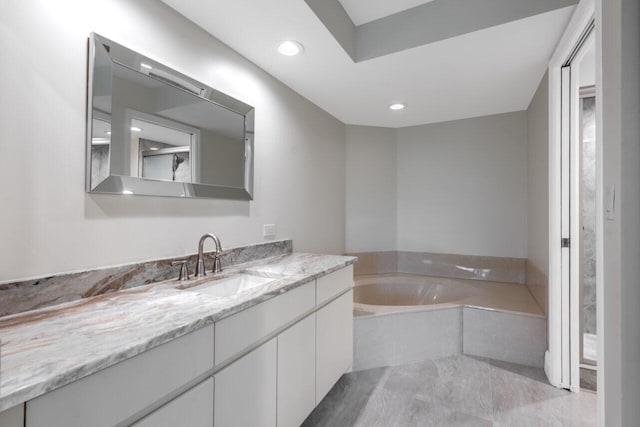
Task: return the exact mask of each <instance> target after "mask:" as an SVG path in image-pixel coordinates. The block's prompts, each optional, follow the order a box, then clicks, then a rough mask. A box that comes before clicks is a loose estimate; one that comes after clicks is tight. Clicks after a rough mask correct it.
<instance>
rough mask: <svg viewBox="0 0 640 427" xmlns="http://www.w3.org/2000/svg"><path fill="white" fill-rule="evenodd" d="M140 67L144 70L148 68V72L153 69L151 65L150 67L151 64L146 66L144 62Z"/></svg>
mask: <svg viewBox="0 0 640 427" xmlns="http://www.w3.org/2000/svg"><path fill="white" fill-rule="evenodd" d="M140 66H141V67H142V68H146V69H147V70H151V69H153V67H152V66H151V65H149V64H145V63H144V62H141V63H140Z"/></svg>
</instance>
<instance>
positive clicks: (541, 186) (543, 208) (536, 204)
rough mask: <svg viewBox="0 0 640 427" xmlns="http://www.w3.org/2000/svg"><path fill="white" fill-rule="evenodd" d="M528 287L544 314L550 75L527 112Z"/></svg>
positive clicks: (547, 261) (546, 309)
mask: <svg viewBox="0 0 640 427" xmlns="http://www.w3.org/2000/svg"><path fill="white" fill-rule="evenodd" d="M527 139H528V142H527V193H528V194H527V196H528V198H527V214H528V215H527V235H528V241H527V251H528V260H527V286H528V287H529V291H530V292H531V294H532V295H533V297H534V298H535V299H536V301H537V302H538V304H539V305H540V307H541V308H542V310H543V311H544V313H545V315H546V314H547V312H548V307H547V295H548V286H549V76H548V73H547V74H545V75H544V77H543V78H542V81H541V82H540V85H539V86H538V89H537V90H536V93H535V95H534V96H533V99H532V100H531V103H530V104H529V108H528V109H527Z"/></svg>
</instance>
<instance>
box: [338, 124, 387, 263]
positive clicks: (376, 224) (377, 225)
mask: <svg viewBox="0 0 640 427" xmlns="http://www.w3.org/2000/svg"><path fill="white" fill-rule="evenodd" d="M346 151H347V155H346V164H347V170H346V194H347V200H346V248H347V252H349V253H355V252H370V251H393V250H395V249H396V240H397V235H396V179H397V178H396V175H397V173H396V138H395V131H394V130H393V129H389V128H380V127H370V126H347V150H346Z"/></svg>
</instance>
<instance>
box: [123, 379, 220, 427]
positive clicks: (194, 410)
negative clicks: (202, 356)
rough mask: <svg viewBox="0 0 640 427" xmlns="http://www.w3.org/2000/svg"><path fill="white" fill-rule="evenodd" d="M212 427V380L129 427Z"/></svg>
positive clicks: (207, 380)
mask: <svg viewBox="0 0 640 427" xmlns="http://www.w3.org/2000/svg"><path fill="white" fill-rule="evenodd" d="M176 426H189V427H211V426H213V378H212V377H210V378H208V379H206V380H205V381H203V382H201V383H200V384H198V385H197V386H195V387H193V388H192V389H190V390H188V391H186V392H185V393H183V394H181V395H180V396H178V397H176V398H175V399H173V400H172V401H171V402H169V403H167V404H166V405H164V406H162V407H160V408H158V409H157V410H155V411H153V412H152V413H150V414H149V415H147V416H146V417H144V418H143V419H141V420H140V421H138V422H136V423H133V424H131V427H176Z"/></svg>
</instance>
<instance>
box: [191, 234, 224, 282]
mask: <svg viewBox="0 0 640 427" xmlns="http://www.w3.org/2000/svg"><path fill="white" fill-rule="evenodd" d="M208 237H210V238H211V239H213V242H214V243H215V245H216V251H215V252H214V254H213V268H212V269H211V271H212V272H213V273H220V272H221V271H222V265H221V264H220V252H222V245H221V244H220V239H219V238H218V236H216V235H215V234H211V233H207V234H205V235H204V236H202V237H201V238H200V241H199V242H198V262H197V263H196V277H202V276H204V275H206V274H207V272H206V268H205V265H204V242H205V240H207V238H208Z"/></svg>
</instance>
